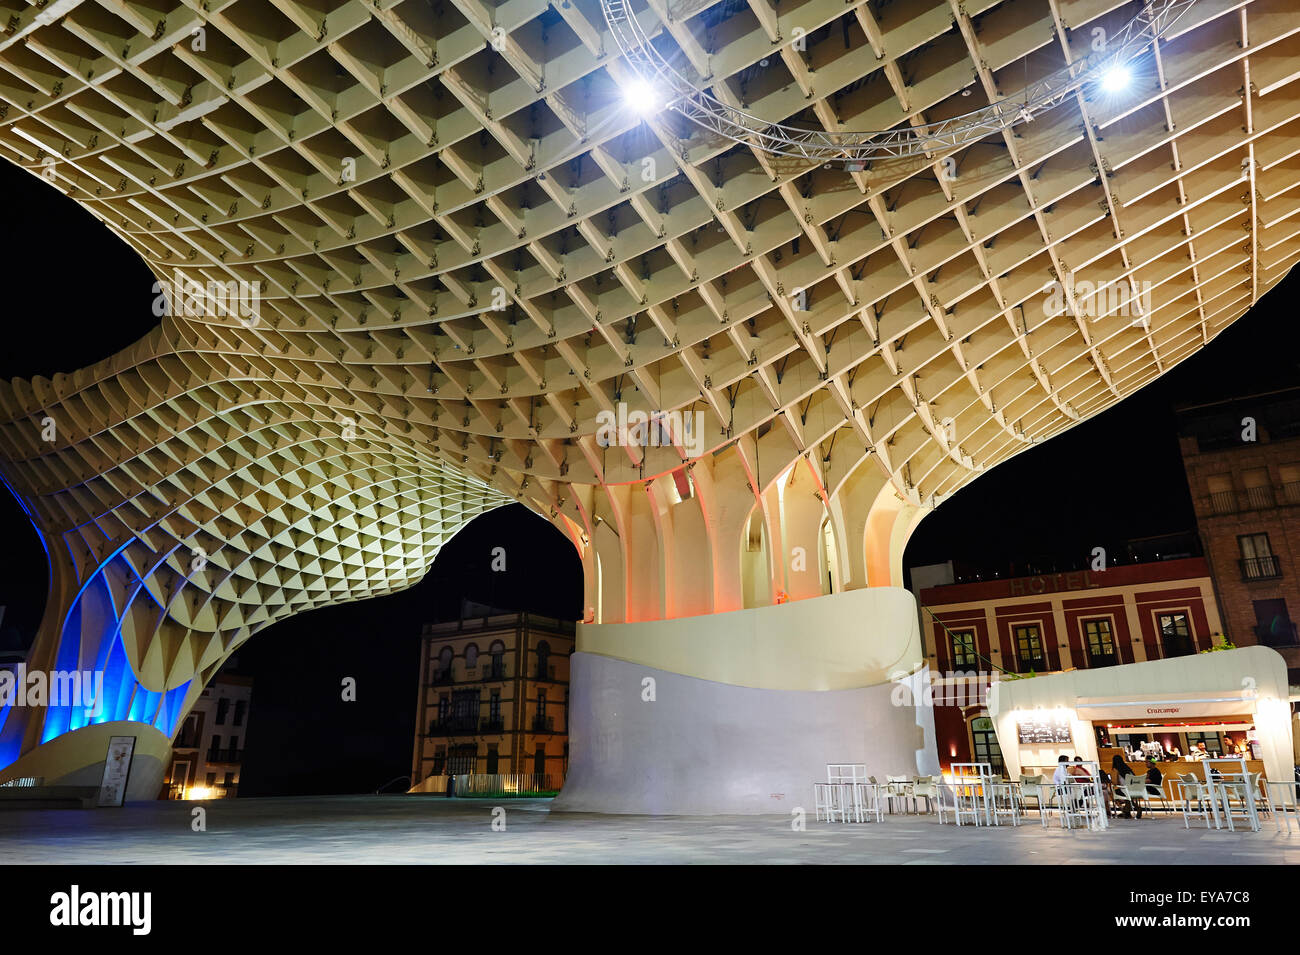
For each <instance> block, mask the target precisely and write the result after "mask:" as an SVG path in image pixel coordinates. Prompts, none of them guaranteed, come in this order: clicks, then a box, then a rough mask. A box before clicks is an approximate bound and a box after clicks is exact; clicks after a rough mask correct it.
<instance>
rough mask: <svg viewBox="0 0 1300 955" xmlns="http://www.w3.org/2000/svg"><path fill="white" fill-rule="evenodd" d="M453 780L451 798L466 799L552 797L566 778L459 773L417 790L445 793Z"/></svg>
mask: <svg viewBox="0 0 1300 955" xmlns="http://www.w3.org/2000/svg"><path fill="white" fill-rule="evenodd" d="M452 780H455V782H454V785H453V789H452V795H453V796H465V797H483V796H503V797H516V798H522V797H526V796H553V795H555V794H556V793H557V792H559V791H560V787H561V786H563V785H564V777H563V776H559V775H556V774H554V773H456V774H454V775H451V776H430V777H428V778H427V779H425V780H424V782H422V783H421V784H420V785H419V786H417V787H415V788H416V789H417V790H419V791H420V792H422V793H435V794H436V793H446V792H447V787H448V784H449V782H450V781H452Z"/></svg>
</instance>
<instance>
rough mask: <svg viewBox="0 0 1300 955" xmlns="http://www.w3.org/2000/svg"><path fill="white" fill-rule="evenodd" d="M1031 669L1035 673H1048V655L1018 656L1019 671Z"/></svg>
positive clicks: (1026, 671) (1023, 671)
mask: <svg viewBox="0 0 1300 955" xmlns="http://www.w3.org/2000/svg"><path fill="white" fill-rule="evenodd" d="M1031 670H1032V671H1033V672H1034V673H1046V672H1047V658H1046V657H1017V658H1016V672H1017V673H1029V672H1030V671H1031Z"/></svg>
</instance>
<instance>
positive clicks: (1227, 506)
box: [1210, 491, 1237, 514]
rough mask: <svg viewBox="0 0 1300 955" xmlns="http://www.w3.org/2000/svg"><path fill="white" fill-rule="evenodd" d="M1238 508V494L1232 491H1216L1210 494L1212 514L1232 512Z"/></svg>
mask: <svg viewBox="0 0 1300 955" xmlns="http://www.w3.org/2000/svg"><path fill="white" fill-rule="evenodd" d="M1236 509H1237V495H1235V494H1233V493H1232V492H1231V491H1215V492H1214V493H1212V494H1211V495H1210V513H1211V514H1231V513H1232V512H1233V511H1235V510H1236Z"/></svg>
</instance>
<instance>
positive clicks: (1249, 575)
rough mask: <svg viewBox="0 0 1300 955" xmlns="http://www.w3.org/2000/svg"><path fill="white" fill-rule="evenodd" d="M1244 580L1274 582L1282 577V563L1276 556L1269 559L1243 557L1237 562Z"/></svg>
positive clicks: (1269, 556)
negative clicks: (1273, 580)
mask: <svg viewBox="0 0 1300 955" xmlns="http://www.w3.org/2000/svg"><path fill="white" fill-rule="evenodd" d="M1237 563H1238V565H1240V567H1241V579H1242V580H1272V579H1274V578H1277V577H1281V576H1282V562H1281V561H1279V560H1278V559H1277V555H1276V554H1270V555H1268V556H1267V557H1243V558H1242V559H1241V560H1239V561H1237Z"/></svg>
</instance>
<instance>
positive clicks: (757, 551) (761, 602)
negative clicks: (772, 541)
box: [740, 505, 772, 609]
mask: <svg viewBox="0 0 1300 955" xmlns="http://www.w3.org/2000/svg"><path fill="white" fill-rule="evenodd" d="M767 548H768V544H767V525H766V522H765V521H764V520H763V510H762V508H760V507H758V506H757V505H755V506H754V510H753V511H752V512H751V513H750V515H749V522H748V523H747V524H746V525H745V532H744V533H743V534H742V535H741V538H740V581H741V587H742V592H743V599H744V606H745V608H746V609H748V608H750V607H766V606H767V605H768V604H769V603H771V602H772V588H771V584H770V571H769V567H770V563H769V560H768V553H767Z"/></svg>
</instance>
